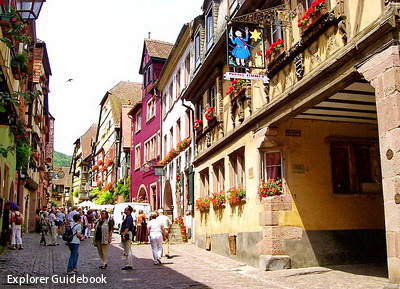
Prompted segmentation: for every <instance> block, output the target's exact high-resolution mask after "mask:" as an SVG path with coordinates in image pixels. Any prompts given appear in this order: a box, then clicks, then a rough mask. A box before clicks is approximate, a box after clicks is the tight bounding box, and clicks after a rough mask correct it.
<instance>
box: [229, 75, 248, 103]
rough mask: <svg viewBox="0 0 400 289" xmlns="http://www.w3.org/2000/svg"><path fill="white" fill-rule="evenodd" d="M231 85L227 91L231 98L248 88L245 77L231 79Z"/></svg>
mask: <svg viewBox="0 0 400 289" xmlns="http://www.w3.org/2000/svg"><path fill="white" fill-rule="evenodd" d="M231 84H232V85H231V86H230V87H229V89H228V91H227V92H226V94H227V95H229V96H230V97H231V98H234V97H235V96H236V95H239V94H240V93H241V92H242V91H243V90H245V89H246V87H247V83H246V81H245V80H244V79H234V80H232V81H231Z"/></svg>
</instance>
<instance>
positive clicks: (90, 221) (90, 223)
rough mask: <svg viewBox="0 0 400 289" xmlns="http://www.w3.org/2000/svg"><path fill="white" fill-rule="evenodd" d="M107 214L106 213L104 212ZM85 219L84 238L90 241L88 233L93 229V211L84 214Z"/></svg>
mask: <svg viewBox="0 0 400 289" xmlns="http://www.w3.org/2000/svg"><path fill="white" fill-rule="evenodd" d="M106 212H107V211H106ZM86 218H87V228H86V234H85V237H87V238H89V239H90V232H91V231H92V229H93V228H94V221H95V216H94V214H93V210H89V211H88V212H87V214H86Z"/></svg>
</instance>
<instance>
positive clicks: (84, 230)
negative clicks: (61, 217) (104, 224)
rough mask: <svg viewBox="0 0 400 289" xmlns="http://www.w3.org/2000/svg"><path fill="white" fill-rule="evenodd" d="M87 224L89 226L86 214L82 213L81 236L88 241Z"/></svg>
mask: <svg viewBox="0 0 400 289" xmlns="http://www.w3.org/2000/svg"><path fill="white" fill-rule="evenodd" d="M87 224H88V220H87V217H86V214H85V213H82V215H81V225H82V232H81V234H82V235H83V236H84V238H85V239H87V236H86V229H87Z"/></svg>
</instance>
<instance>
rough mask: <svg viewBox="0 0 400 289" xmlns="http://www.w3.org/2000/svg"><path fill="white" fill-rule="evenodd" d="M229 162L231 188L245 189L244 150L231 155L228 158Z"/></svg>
mask: <svg viewBox="0 0 400 289" xmlns="http://www.w3.org/2000/svg"><path fill="white" fill-rule="evenodd" d="M229 160H230V185H231V187H245V172H246V171H245V162H244V149H240V150H238V151H237V152H234V153H232V154H231V155H230V156H229Z"/></svg>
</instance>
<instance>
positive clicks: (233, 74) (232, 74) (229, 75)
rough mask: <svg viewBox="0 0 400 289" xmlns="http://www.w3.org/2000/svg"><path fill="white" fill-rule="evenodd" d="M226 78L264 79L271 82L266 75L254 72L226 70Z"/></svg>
mask: <svg viewBox="0 0 400 289" xmlns="http://www.w3.org/2000/svg"><path fill="white" fill-rule="evenodd" d="M224 79H225V80H231V79H249V80H262V81H263V82H264V83H268V82H269V78H268V76H266V75H260V74H253V73H239V72H225V74H224Z"/></svg>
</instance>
